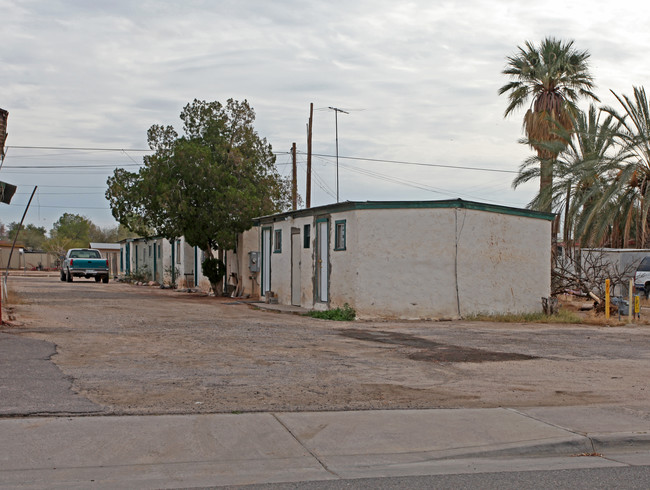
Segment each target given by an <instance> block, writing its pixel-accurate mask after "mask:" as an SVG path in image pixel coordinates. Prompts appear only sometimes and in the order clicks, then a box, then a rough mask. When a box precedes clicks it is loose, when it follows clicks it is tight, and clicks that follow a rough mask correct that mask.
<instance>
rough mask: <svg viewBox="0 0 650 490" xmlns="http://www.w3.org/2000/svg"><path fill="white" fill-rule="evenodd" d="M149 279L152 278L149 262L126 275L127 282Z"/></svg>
mask: <svg viewBox="0 0 650 490" xmlns="http://www.w3.org/2000/svg"><path fill="white" fill-rule="evenodd" d="M149 280H151V273H150V272H149V267H147V264H144V265H141V266H140V267H138V268H137V269H136V270H134V271H131V272H130V273H129V274H127V275H126V281H127V282H147V281H149Z"/></svg>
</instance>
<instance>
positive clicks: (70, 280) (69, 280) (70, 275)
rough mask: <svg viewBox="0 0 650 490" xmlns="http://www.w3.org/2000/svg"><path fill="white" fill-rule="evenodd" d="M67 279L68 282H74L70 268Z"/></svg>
mask: <svg viewBox="0 0 650 490" xmlns="http://www.w3.org/2000/svg"><path fill="white" fill-rule="evenodd" d="M65 280H66V281H67V282H72V274H70V270H69V269H68V273H67V275H66V276H65Z"/></svg>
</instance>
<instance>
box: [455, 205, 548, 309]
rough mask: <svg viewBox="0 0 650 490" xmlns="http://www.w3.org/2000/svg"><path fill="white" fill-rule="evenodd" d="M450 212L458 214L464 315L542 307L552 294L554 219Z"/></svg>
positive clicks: (459, 271)
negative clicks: (552, 221)
mask: <svg viewBox="0 0 650 490" xmlns="http://www.w3.org/2000/svg"><path fill="white" fill-rule="evenodd" d="M449 211H450V212H453V211H455V213H456V216H457V218H458V222H457V229H458V291H459V300H460V313H461V315H462V316H466V315H470V314H476V313H517V312H536V311H541V310H542V303H541V298H542V297H547V296H550V293H551V222H550V221H546V220H540V219H533V218H527V217H520V216H513V215H506V214H498V213H490V212H485V211H475V210H468V209H456V210H449Z"/></svg>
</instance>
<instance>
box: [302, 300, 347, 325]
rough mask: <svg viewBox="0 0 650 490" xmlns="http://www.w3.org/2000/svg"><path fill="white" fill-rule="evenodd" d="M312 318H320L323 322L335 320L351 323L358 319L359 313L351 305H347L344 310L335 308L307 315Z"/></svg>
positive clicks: (311, 312)
mask: <svg viewBox="0 0 650 490" xmlns="http://www.w3.org/2000/svg"><path fill="white" fill-rule="evenodd" d="M307 315H308V316H310V317H312V318H320V319H322V320H335V321H339V322H351V321H354V319H355V318H356V317H357V312H356V311H354V308H352V307H351V306H350V305H349V304H347V303H345V304H344V305H343V308H333V309H331V310H326V311H310V312H309V313H307Z"/></svg>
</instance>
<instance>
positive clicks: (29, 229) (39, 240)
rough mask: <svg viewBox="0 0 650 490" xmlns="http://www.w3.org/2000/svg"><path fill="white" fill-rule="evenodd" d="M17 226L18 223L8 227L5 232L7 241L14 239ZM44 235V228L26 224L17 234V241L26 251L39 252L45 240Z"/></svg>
mask: <svg viewBox="0 0 650 490" xmlns="http://www.w3.org/2000/svg"><path fill="white" fill-rule="evenodd" d="M19 225H20V223H17V222H14V223H11V224H10V225H9V230H8V232H7V238H8V239H9V240H12V241H13V239H14V238H15V237H16V232H17V230H18V226H19ZM45 233H46V231H45V228H44V227H42V226H36V225H32V224H28V225H25V226H23V227H22V229H21V230H20V233H18V241H19V242H21V243H22V244H23V245H24V246H25V247H26V248H28V249H32V250H41V249H42V248H43V244H44V243H45V240H46V237H45Z"/></svg>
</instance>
